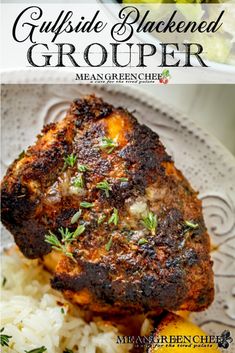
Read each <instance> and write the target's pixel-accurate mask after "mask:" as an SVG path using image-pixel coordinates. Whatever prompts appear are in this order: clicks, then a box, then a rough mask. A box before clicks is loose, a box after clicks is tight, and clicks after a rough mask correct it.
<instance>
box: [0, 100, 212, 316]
mask: <svg viewBox="0 0 235 353" xmlns="http://www.w3.org/2000/svg"><path fill="white" fill-rule="evenodd" d="M104 138H105V139H107V138H109V139H111V140H112V141H114V142H115V145H114V148H113V149H112V150H110V149H109V148H104V147H102V139H104ZM69 155H73V156H75V157H76V161H75V163H74V165H73V166H71V165H66V164H65V159H66V157H68V156H69ZM78 164H79V165H85V166H87V167H88V170H86V171H84V172H82V173H81V172H79V170H78ZM81 176H82V178H83V182H84V187H83V189H77V188H76V187H75V186H74V180H76V178H78V177H81ZM104 180H105V181H107V182H108V183H109V185H110V190H108V195H107V193H105V191H104V190H102V189H99V188H97V184H98V183H100V182H102V181H104ZM1 194H2V211H1V212H2V222H3V224H4V225H5V226H6V228H7V229H9V230H10V231H11V233H12V234H13V235H14V237H15V241H16V243H17V245H18V246H19V248H20V249H21V251H22V252H23V253H24V255H25V256H27V257H29V258H38V257H42V256H44V255H46V254H48V253H50V252H51V246H50V245H49V244H47V243H46V242H45V239H44V237H45V234H47V233H48V231H49V230H50V231H52V232H54V233H55V234H56V235H57V236H58V237H60V233H59V232H58V228H59V227H63V228H66V227H68V228H69V230H71V231H74V230H75V229H76V227H77V226H78V224H83V225H85V228H86V229H85V232H84V233H83V234H81V235H80V236H79V238H78V239H77V240H76V241H74V242H73V243H72V244H71V245H70V246H69V251H70V252H71V253H72V254H73V257H74V259H75V262H74V261H73V260H71V259H70V258H68V257H66V256H65V255H60V256H58V260H57V266H56V269H55V271H54V278H53V280H52V286H53V287H54V288H56V289H58V290H61V291H63V293H64V295H65V296H66V297H67V298H69V299H71V300H73V301H74V302H75V303H77V304H78V305H80V306H82V307H84V308H86V309H89V310H92V311H94V312H99V313H104V314H105V313H110V314H125V313H130V312H133V313H143V312H153V313H159V312H160V311H161V310H162V309H166V310H179V309H185V310H191V311H199V310H203V309H205V308H206V307H207V306H208V305H209V304H210V303H211V302H212V300H213V294H214V289H213V273H212V263H211V260H210V256H209V250H210V242H209V237H208V234H207V232H206V228H205V225H204V221H203V217H202V209H201V202H200V201H199V200H198V198H197V193H196V192H195V191H194V190H193V189H192V188H191V186H190V184H189V183H188V181H187V180H186V179H185V178H184V176H183V175H182V173H181V172H180V171H178V170H177V169H176V168H175V166H174V164H173V162H172V160H171V158H170V157H169V156H168V155H167V153H166V151H165V148H164V146H163V145H162V143H161V142H160V140H159V136H158V135H157V134H156V133H155V132H153V131H152V130H150V129H149V128H148V127H147V126H145V125H140V124H139V123H138V122H137V120H136V119H135V118H134V117H133V116H132V115H131V114H130V113H129V112H128V111H126V110H125V109H122V108H114V107H113V106H111V105H110V104H107V103H105V102H103V101H102V99H100V98H97V97H95V96H88V97H85V98H84V99H78V100H75V101H74V102H73V103H72V105H71V107H70V109H69V111H68V113H67V115H66V117H65V118H64V119H63V120H62V121H61V122H59V123H56V124H50V125H47V126H45V127H44V128H43V130H42V133H41V135H39V136H38V139H37V141H36V143H35V144H34V145H33V146H31V147H29V148H28V150H27V151H26V152H25V153H24V154H22V155H21V156H20V157H19V158H18V159H17V160H15V161H14V162H13V164H12V165H11V166H10V167H9V168H8V171H7V173H6V176H5V177H4V179H3V181H2V185H1ZM82 201H87V202H90V203H92V204H93V207H92V208H89V209H82V215H81V217H80V218H79V220H78V221H77V222H76V223H75V224H71V218H72V217H73V215H74V214H75V213H76V212H77V211H78V209H79V208H80V202H82ZM138 203H139V204H141V205H142V206H141V207H144V209H143V211H141V212H142V214H141V212H139V211H137V212H134V211H133V209H136V207H137V206H138ZM136 205H137V206H136ZM143 205H144V206H143ZM139 207H140V206H139ZM114 208H115V209H117V212H118V222H117V224H114V223H113V222H108V220H110V217H111V216H112V214H113V212H114ZM137 208H138V207H137ZM150 211H151V212H152V213H153V214H155V215H157V221H158V222H157V223H158V224H157V227H156V232H155V234H154V232H153V233H151V232H150V231H149V230H148V229H146V227H145V226H144V225H143V223H142V219H143V217H144V214H145V215H146V213H148V212H150ZM138 212H139V213H138ZM101 215H104V216H105V220H104V221H103V222H102V224H98V218H99V217H100V216H101ZM186 220H189V221H191V222H192V223H193V224H197V226H196V227H195V228H190V227H188V226H187V225H186V223H185V221H186ZM141 238H144V239H145V240H147V242H145V243H144V244H142V245H139V244H138V241H139V240H140V239H141ZM110 239H111V240H110ZM108 243H109V245H110V246H109V248H107V244H108ZM53 254H54V251H53ZM46 258H47V257H45V259H46ZM45 261H46V260H45Z"/></svg>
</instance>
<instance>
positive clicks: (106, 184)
mask: <svg viewBox="0 0 235 353" xmlns="http://www.w3.org/2000/svg"><path fill="white" fill-rule="evenodd" d="M96 187H97V189H100V190H103V191H104V192H105V195H106V197H109V191H111V190H112V188H111V185H110V184H109V182H108V181H107V180H103V181H101V182H99V183H98V184H96Z"/></svg>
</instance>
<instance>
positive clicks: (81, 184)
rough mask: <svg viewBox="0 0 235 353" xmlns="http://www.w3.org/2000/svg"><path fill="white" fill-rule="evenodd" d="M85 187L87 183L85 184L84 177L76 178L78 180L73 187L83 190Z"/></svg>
mask: <svg viewBox="0 0 235 353" xmlns="http://www.w3.org/2000/svg"><path fill="white" fill-rule="evenodd" d="M84 185H85V183H84V178H83V175H79V176H78V177H76V179H75V180H74V182H73V186H75V188H80V189H83V188H84Z"/></svg>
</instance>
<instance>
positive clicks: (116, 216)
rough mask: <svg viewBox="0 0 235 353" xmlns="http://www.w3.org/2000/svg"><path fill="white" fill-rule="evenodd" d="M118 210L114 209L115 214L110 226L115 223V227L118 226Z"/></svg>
mask: <svg viewBox="0 0 235 353" xmlns="http://www.w3.org/2000/svg"><path fill="white" fill-rule="evenodd" d="M118 219H119V217H118V210H117V209H116V208H114V209H113V213H112V215H111V217H110V218H109V220H108V224H111V223H113V224H114V225H115V226H116V225H117V224H118Z"/></svg>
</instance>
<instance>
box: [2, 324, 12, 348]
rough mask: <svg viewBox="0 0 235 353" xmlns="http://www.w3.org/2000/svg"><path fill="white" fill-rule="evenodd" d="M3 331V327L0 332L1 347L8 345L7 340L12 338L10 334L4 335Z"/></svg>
mask: <svg viewBox="0 0 235 353" xmlns="http://www.w3.org/2000/svg"><path fill="white" fill-rule="evenodd" d="M3 331H4V327H3V328H1V330H0V332H1V334H0V344H1V346H2V347H4V346H6V347H9V340H10V338H12V336H8V335H4V334H3V333H2V332H3Z"/></svg>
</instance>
